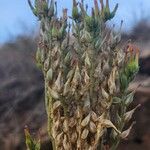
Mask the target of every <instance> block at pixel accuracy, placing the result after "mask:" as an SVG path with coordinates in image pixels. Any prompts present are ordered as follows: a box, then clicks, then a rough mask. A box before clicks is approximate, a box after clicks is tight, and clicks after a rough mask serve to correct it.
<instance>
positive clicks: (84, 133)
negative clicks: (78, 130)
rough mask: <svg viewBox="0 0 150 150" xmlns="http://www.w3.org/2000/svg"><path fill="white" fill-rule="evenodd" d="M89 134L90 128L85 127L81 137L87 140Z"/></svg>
mask: <svg viewBox="0 0 150 150" xmlns="http://www.w3.org/2000/svg"><path fill="white" fill-rule="evenodd" d="M88 134H89V130H88V129H86V128H85V129H84V130H83V132H82V134H81V139H83V140H85V139H86V138H87V136H88Z"/></svg>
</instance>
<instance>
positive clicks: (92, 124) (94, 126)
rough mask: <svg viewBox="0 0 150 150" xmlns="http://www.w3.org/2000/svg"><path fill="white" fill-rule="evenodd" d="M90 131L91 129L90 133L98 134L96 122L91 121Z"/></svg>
mask: <svg viewBox="0 0 150 150" xmlns="http://www.w3.org/2000/svg"><path fill="white" fill-rule="evenodd" d="M89 129H90V132H92V133H95V132H96V125H95V123H94V122H92V121H90V123H89Z"/></svg>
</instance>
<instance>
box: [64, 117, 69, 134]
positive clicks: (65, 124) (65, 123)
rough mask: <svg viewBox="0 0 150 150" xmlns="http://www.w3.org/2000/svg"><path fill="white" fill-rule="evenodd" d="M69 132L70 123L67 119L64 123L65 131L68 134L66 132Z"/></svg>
mask: <svg viewBox="0 0 150 150" xmlns="http://www.w3.org/2000/svg"><path fill="white" fill-rule="evenodd" d="M68 130H69V128H68V122H67V120H66V119H65V120H64V122H63V131H64V132H65V133H66V132H68Z"/></svg>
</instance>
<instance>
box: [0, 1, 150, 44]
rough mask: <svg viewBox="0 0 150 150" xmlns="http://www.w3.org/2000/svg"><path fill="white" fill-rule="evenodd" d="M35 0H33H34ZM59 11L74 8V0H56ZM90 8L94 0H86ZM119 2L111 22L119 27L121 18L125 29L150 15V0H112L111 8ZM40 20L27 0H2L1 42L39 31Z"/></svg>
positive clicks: (0, 9)
mask: <svg viewBox="0 0 150 150" xmlns="http://www.w3.org/2000/svg"><path fill="white" fill-rule="evenodd" d="M32 1H33V0H32ZM56 1H57V2H58V12H59V14H61V10H62V8H69V13H70V12H71V8H72V0H56ZM85 3H88V4H89V9H90V7H91V6H92V5H93V0H85ZM116 3H119V8H118V11H117V14H116V16H115V18H114V19H113V21H111V22H110V23H109V24H110V25H111V24H116V27H119V24H120V22H121V20H123V21H124V25H123V30H124V31H130V30H132V27H133V25H134V24H135V23H136V22H138V20H140V19H141V18H144V17H149V18H150V16H149V10H150V1H149V0H110V5H111V8H113V7H114V6H115V4H116ZM37 27H38V20H37V19H36V17H35V16H34V15H33V14H32V12H31V10H30V8H29V6H28V3H27V0H0V43H4V42H6V41H7V40H10V39H13V38H15V37H16V36H17V35H20V34H28V33H34V31H37Z"/></svg>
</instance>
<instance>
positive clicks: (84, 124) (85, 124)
mask: <svg viewBox="0 0 150 150" xmlns="http://www.w3.org/2000/svg"><path fill="white" fill-rule="evenodd" d="M90 118H91V114H90V113H89V114H88V115H87V116H86V117H85V118H84V119H83V120H82V122H81V126H82V127H85V126H87V125H88V124H89V121H90Z"/></svg>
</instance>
